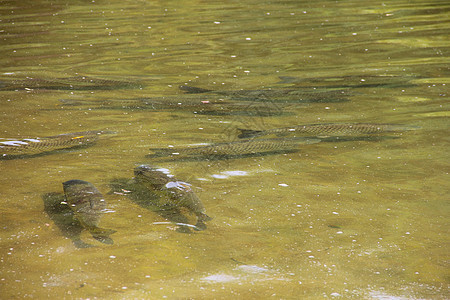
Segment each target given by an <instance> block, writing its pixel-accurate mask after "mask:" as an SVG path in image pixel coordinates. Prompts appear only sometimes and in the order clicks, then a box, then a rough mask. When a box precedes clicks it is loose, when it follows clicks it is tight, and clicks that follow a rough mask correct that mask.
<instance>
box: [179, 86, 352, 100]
mask: <svg viewBox="0 0 450 300" xmlns="http://www.w3.org/2000/svg"><path fill="white" fill-rule="evenodd" d="M179 88H180V89H181V90H182V91H184V92H185V93H186V94H217V95H222V96H223V97H225V98H227V99H231V100H240V101H264V102H275V103H337V102H347V101H349V100H348V99H347V98H346V97H345V95H346V94H347V93H348V90H345V89H334V90H331V89H322V90H317V89H314V88H310V89H299V88H297V89H292V88H288V89H286V88H285V89H275V88H274V89H272V88H267V89H261V90H234V91H233V90H229V91H216V90H209V89H203V88H198V87H191V86H188V85H181V86H180V87H179Z"/></svg>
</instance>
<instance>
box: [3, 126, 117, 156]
mask: <svg viewBox="0 0 450 300" xmlns="http://www.w3.org/2000/svg"><path fill="white" fill-rule="evenodd" d="M113 133H115V132H113V131H101V130H96V131H83V132H73V133H64V134H59V135H54V136H48V137H43V138H27V139H21V140H7V141H3V142H0V157H4V158H8V157H16V156H22V155H36V154H40V153H44V152H50V151H54V150H60V149H66V148H72V147H77V146H83V145H89V144H92V143H94V142H95V141H97V140H98V138H99V136H101V135H103V134H113Z"/></svg>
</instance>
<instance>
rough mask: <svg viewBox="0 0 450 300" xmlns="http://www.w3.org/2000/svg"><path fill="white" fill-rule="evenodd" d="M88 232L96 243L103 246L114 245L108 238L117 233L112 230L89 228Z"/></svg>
mask: <svg viewBox="0 0 450 300" xmlns="http://www.w3.org/2000/svg"><path fill="white" fill-rule="evenodd" d="M89 232H90V233H91V234H92V237H93V238H94V239H96V240H97V241H99V242H101V243H103V244H108V245H112V244H114V241H113V240H112V239H111V238H110V237H109V236H110V235H111V234H113V233H115V232H117V231H116V230H114V229H106V228H100V227H94V228H90V229H89Z"/></svg>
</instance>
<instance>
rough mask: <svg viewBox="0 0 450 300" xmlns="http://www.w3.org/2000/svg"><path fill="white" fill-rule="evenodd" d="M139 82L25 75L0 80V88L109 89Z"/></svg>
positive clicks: (136, 85) (132, 85)
mask: <svg viewBox="0 0 450 300" xmlns="http://www.w3.org/2000/svg"><path fill="white" fill-rule="evenodd" d="M140 86H141V84H140V83H136V82H130V81H126V80H114V79H103V78H95V77H90V76H72V77H63V78H39V77H26V78H25V79H10V78H7V79H6V80H2V81H0V90H7V91H10V90H17V89H45V90H110V89H118V88H126V87H140Z"/></svg>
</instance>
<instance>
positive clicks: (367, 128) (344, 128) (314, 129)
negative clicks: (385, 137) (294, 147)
mask: <svg viewBox="0 0 450 300" xmlns="http://www.w3.org/2000/svg"><path fill="white" fill-rule="evenodd" d="M418 128H419V127H417V126H410V125H401V124H375V123H354V124H352V123H324V124H305V125H295V126H291V127H282V128H274V129H268V130H251V129H240V128H238V130H240V132H241V133H240V134H239V135H238V137H239V138H245V139H247V138H253V137H256V136H264V135H270V134H275V135H288V134H309V135H313V136H354V135H369V134H377V133H386V132H396V131H406V130H415V129H418Z"/></svg>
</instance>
